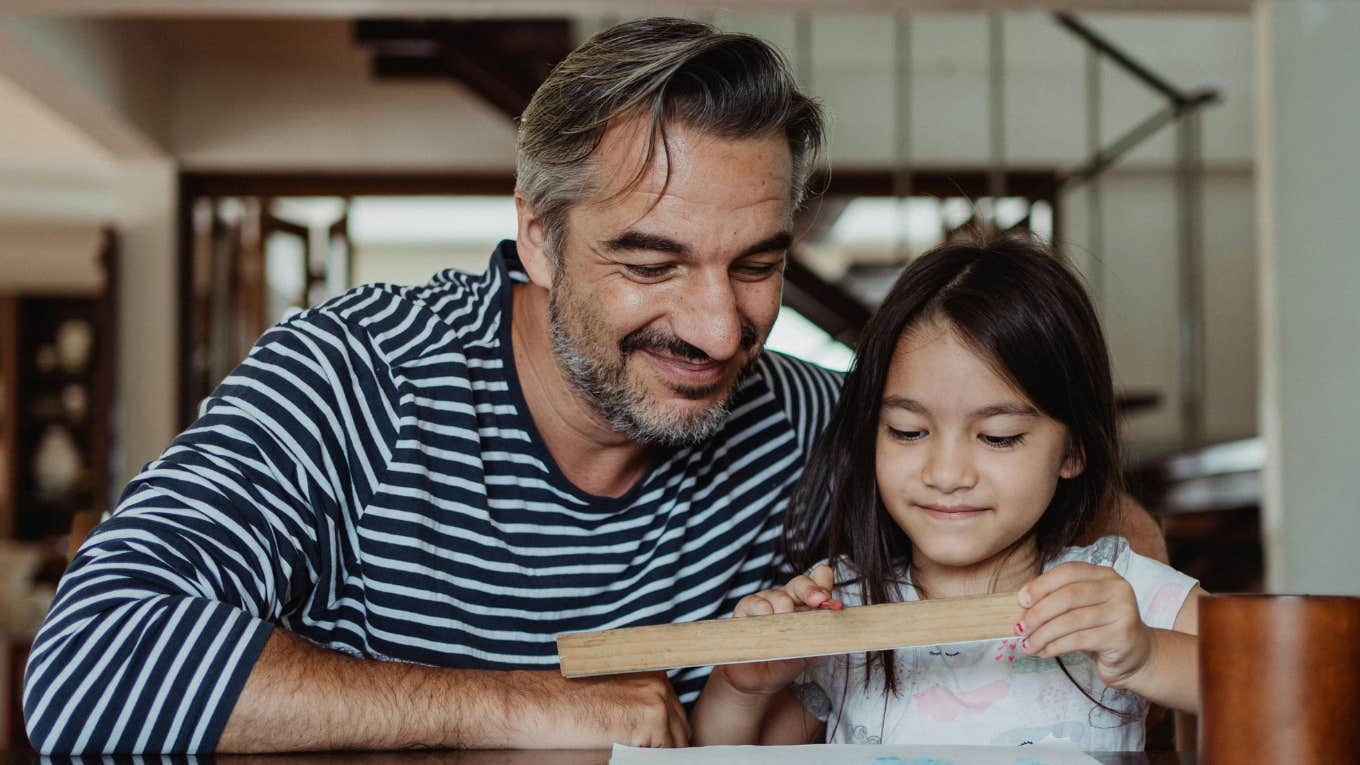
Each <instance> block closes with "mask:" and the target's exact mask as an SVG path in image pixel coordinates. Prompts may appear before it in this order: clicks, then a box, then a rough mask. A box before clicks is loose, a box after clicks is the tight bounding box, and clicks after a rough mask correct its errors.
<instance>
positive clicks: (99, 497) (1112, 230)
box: [0, 0, 1360, 746]
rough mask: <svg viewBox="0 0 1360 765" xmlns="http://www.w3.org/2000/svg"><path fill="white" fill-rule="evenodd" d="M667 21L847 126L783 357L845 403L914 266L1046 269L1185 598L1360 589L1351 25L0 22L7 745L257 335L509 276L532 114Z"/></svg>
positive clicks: (860, 14) (703, 9)
mask: <svg viewBox="0 0 1360 765" xmlns="http://www.w3.org/2000/svg"><path fill="white" fill-rule="evenodd" d="M833 7H834V10H835V12H831V9H832V8H833ZM653 13H666V14H670V15H683V16H688V17H691V18H696V19H700V20H703V21H708V22H712V23H714V24H716V25H718V26H719V27H721V28H722V29H724V30H725V31H734V32H749V33H752V34H755V35H758V36H761V37H763V38H765V39H767V40H769V41H770V42H772V43H774V44H775V45H777V46H778V47H779V48H781V49H782V50H783V51H784V53H785V54H786V55H787V57H788V59H789V61H790V62H791V64H792V66H793V68H794V70H795V72H796V74H797V76H798V78H799V80H800V82H801V83H802V84H803V85H804V87H805V88H807V89H808V90H809V91H810V92H811V93H812V94H813V95H815V96H816V97H817V98H819V99H820V100H821V101H822V102H823V104H824V105H825V107H826V109H827V112H828V114H829V116H830V122H831V132H830V151H829V157H828V160H829V167H828V168H824V170H823V175H822V180H821V181H819V187H824V188H825V191H824V192H823V193H822V194H821V195H820V196H818V197H816V198H814V199H813V200H812V202H811V203H810V204H809V205H808V207H807V209H806V210H805V211H804V213H803V214H802V215H801V216H800V219H799V221H798V228H799V232H800V240H799V244H798V246H797V250H796V252H795V253H794V259H793V262H792V263H791V264H790V268H789V273H788V277H787V284H786V289H785V308H784V310H783V312H782V314H781V316H780V319H779V322H778V324H777V325H776V327H775V331H774V333H773V336H772V337H771V340H770V345H771V347H774V348H778V349H780V350H783V351H785V352H788V353H792V354H795V355H798V356H802V357H804V358H808V359H811V360H814V361H817V362H819V363H822V364H824V365H827V366H830V367H834V368H839V369H844V368H845V367H846V366H847V365H848V364H849V363H850V361H851V352H850V349H849V347H848V346H849V345H851V344H853V341H854V338H855V336H856V334H857V332H858V330H859V328H860V327H861V326H862V325H863V322H864V321H865V319H866V318H867V316H868V315H869V312H871V311H872V310H873V308H874V306H875V304H876V302H877V301H878V299H879V298H880V296H881V295H882V294H883V292H884V291H885V290H886V289H887V287H888V285H889V284H891V282H892V280H893V279H894V278H895V276H896V274H897V273H898V272H899V271H900V270H901V269H902V268H903V266H904V265H905V264H906V263H907V262H909V261H910V259H911V258H913V257H915V256H917V255H919V254H920V253H921V252H923V251H924V250H926V249H928V248H930V247H931V246H933V245H935V244H938V243H940V242H942V241H944V240H946V239H948V238H949V237H951V236H955V235H958V234H960V233H961V232H967V231H969V230H972V229H976V228H980V227H992V228H996V229H1000V230H1015V231H1027V232H1030V233H1033V234H1034V235H1037V236H1039V237H1042V238H1044V239H1045V240H1048V241H1050V242H1052V244H1053V245H1054V247H1055V248H1056V249H1057V250H1058V251H1059V252H1060V253H1061V254H1063V255H1064V256H1066V257H1067V258H1069V259H1070V260H1071V261H1072V262H1073V263H1074V264H1075V265H1076V266H1077V268H1078V269H1080V271H1081V272H1082V274H1083V275H1084V277H1085V279H1086V281H1087V284H1088V286H1089V289H1090V291H1091V293H1092V295H1093V297H1094V298H1095V301H1096V303H1097V305H1098V307H1099V310H1100V313H1101V316H1102V319H1103V321H1104V326H1105V330H1106V333H1107V336H1108V338H1109V341H1110V344H1111V350H1112V354H1113V361H1114V367H1115V372H1116V378H1117V386H1118V390H1119V394H1120V402H1121V409H1122V411H1123V414H1124V440H1125V445H1126V449H1127V454H1128V465H1127V476H1128V481H1129V485H1130V488H1131V491H1132V493H1133V494H1134V496H1135V497H1136V498H1138V499H1139V501H1141V502H1142V503H1143V504H1144V505H1146V506H1147V507H1148V509H1149V510H1150V511H1152V512H1153V513H1154V515H1155V516H1156V517H1157V518H1158V519H1159V520H1160V521H1161V522H1162V523H1163V525H1164V527H1165V530H1166V534H1167V540H1168V544H1169V549H1170V554H1171V557H1172V562H1173V563H1174V564H1175V565H1177V566H1178V567H1180V568H1182V569H1184V570H1186V571H1188V572H1190V573H1192V574H1193V575H1195V576H1198V577H1200V578H1201V580H1202V581H1203V582H1204V584H1205V586H1206V588H1207V589H1209V590H1211V591H1243V590H1261V589H1269V590H1274V591H1298V592H1333V593H1349V594H1356V593H1360V585H1357V580H1358V579H1360V576H1357V575H1360V564H1357V562H1356V561H1357V559H1360V554H1357V551H1356V550H1355V549H1354V548H1355V546H1356V544H1357V542H1360V502H1357V499H1356V491H1355V489H1356V486H1357V481H1356V480H1355V478H1354V476H1355V475H1356V468H1357V467H1360V465H1358V464H1357V461H1356V458H1357V457H1360V436H1357V433H1360V407H1357V406H1355V404H1354V399H1355V397H1356V395H1357V391H1360V347H1358V346H1357V337H1360V318H1357V317H1358V316H1360V314H1357V311H1356V309H1355V303H1356V299H1357V298H1360V278H1358V276H1357V274H1360V270H1358V267H1360V264H1357V261H1356V257H1357V254H1360V253H1357V251H1356V250H1357V248H1356V245H1355V237H1354V235H1353V234H1352V232H1353V230H1354V228H1355V223H1356V220H1357V218H1360V215H1358V214H1357V213H1360V210H1357V207H1358V205H1357V202H1360V149H1357V147H1356V145H1355V138H1354V135H1355V130H1354V128H1353V125H1354V124H1356V122H1357V121H1360V85H1357V78H1356V73H1357V72H1360V49H1357V48H1356V47H1355V45H1354V41H1355V40H1356V39H1360V2H1352V1H1351V0H1279V1H1278V2H1267V1H1265V0H1255V1H1254V0H1185V1H1183V2H1177V1H1176V0H1049V1H1047V2H1045V1H1044V0H1010V1H1007V0H957V1H956V2H950V1H949V0H844V1H843V2H838V3H835V4H831V3H817V2H814V1H813V0H751V1H750V2H735V1H733V2H726V3H718V2H710V1H707V0H689V1H686V0H675V1H674V2H671V3H667V4H665V6H664V7H663V6H661V5H659V4H658V5H651V4H647V3H642V2H631V3H630V2H622V1H619V2H614V1H612V0H560V1H559V2H547V1H546V0H542V1H537V2H535V1H531V0H506V1H505V2H500V3H490V2H483V1H479V0H388V1H387V2H378V1H377V0H195V1H194V2H176V1H175V0H42V1H41V2H40V1H39V0H0V637H3V638H4V639H5V641H6V642H5V643H4V645H5V650H4V653H3V656H0V689H2V690H3V694H0V746H3V745H5V744H6V743H17V742H19V741H21V740H22V739H21V736H22V732H21V726H19V723H18V713H19V710H18V708H17V689H18V685H19V683H18V677H19V675H20V673H21V672H22V666H23V658H24V655H25V651H26V646H27V640H28V638H30V637H31V634H32V631H33V630H34V629H35V628H36V626H37V623H38V622H39V621H40V620H41V617H42V615H43V613H44V612H45V609H46V606H47V603H48V602H49V601H50V598H51V594H52V587H53V585H54V583H55V582H56V580H57V579H58V578H59V577H60V574H61V571H62V569H63V567H64V565H65V561H66V556H67V554H68V548H69V546H70V544H71V543H72V541H73V540H74V541H78V540H79V538H80V537H81V536H82V535H83V533H84V532H85V530H87V529H88V527H89V526H90V525H91V523H93V522H94V521H95V520H97V519H98V517H99V515H100V514H101V513H103V512H105V511H107V510H108V509H109V508H110V507H112V506H113V504H115V502H116V499H117V496H118V493H119V492H120V491H121V489H122V487H123V485H124V484H125V483H126V482H127V480H128V479H129V478H130V477H131V476H132V475H133V474H134V473H135V472H136V471H137V470H138V469H139V468H140V466H141V465H142V464H144V463H145V462H146V461H148V460H150V459H152V458H154V457H155V456H156V455H157V454H158V453H159V452H160V451H161V450H162V449H163V448H164V447H165V446H166V445H167V444H168V443H169V441H170V439H171V438H172V437H173V436H174V435H175V434H176V433H177V432H178V431H179V430H180V429H182V428H183V427H184V426H186V425H187V424H188V423H189V422H190V420H191V419H192V416H193V413H194V412H195V410H196V407H197V405H198V402H199V401H200V400H201V399H202V398H203V397H204V396H205V395H207V394H208V393H209V392H210V391H211V390H212V388H213V386H214V385H215V384H216V383H217V382H218V381H219V380H220V379H221V378H222V377H223V376H224V375H225V374H226V373H227V372H228V371H230V370H231V368H232V367H233V366H234V365H235V364H236V363H238V362H239V361H240V359H241V358H242V357H243V356H244V354H245V353H246V351H247V350H248V349H249V347H250V345H251V343H252V342H253V341H254V339H255V338H256V337H257V336H258V335H259V334H260V333H261V332H262V331H263V330H264V329H265V328H267V327H268V326H269V325H271V324H273V323H274V322H277V321H279V320H280V319H282V318H285V317H286V316H288V315H289V314H290V313H292V312H295V311H298V310H300V309H302V308H305V307H306V306H309V305H312V304H315V303H317V302H320V301H322V300H325V299H326V298H328V297H330V296H333V295H336V294H338V293H339V292H342V291H344V290H346V289H348V288H349V287H351V286H353V285H356V284H360V283H365V282H372V281H385V282H393V283H399V284H415V283H422V282H424V281H426V280H427V279H428V278H429V277H430V275H431V274H433V273H434V272H435V271H437V270H440V269H443V268H448V267H456V268H461V269H465V270H470V271H474V272H481V271H482V270H484V269H485V267H486V263H487V260H488V256H489V254H490V252H491V250H492V248H493V247H494V246H495V244H496V242H497V241H498V240H500V239H502V238H512V237H513V236H514V232H515V224H514V208H513V203H512V201H511V197H510V194H511V191H512V188H513V183H514V177H513V172H514V123H513V118H514V117H515V116H516V115H518V114H519V112H520V111H521V110H522V109H523V107H524V105H525V103H527V101H528V98H529V96H530V95H531V94H532V92H533V90H534V88H535V87H537V84H538V83H539V82H540V81H541V79H542V77H543V76H544V75H545V74H546V73H547V72H548V71H549V70H550V69H551V67H552V66H553V65H554V64H555V63H556V62H557V61H558V60H560V59H561V57H562V56H564V55H565V54H566V53H567V52H568V51H569V50H571V49H572V48H573V47H575V46H576V45H577V44H579V43H580V42H581V41H583V40H584V39H586V38H587V37H589V36H590V35H591V34H593V33H595V32H597V31H599V30H601V29H603V28H605V27H607V26H609V25H611V24H613V23H617V22H619V21H623V20H626V19H629V18H633V17H636V16H640V15H649V14H653ZM73 529H74V533H73Z"/></svg>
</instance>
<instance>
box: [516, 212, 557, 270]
mask: <svg viewBox="0 0 1360 765" xmlns="http://www.w3.org/2000/svg"><path fill="white" fill-rule="evenodd" d="M515 215H516V216H517V217H518V219H519V221H518V231H517V235H516V237H515V249H516V250H517V251H518V252H519V260H520V262H521V263H523V264H524V271H525V273H527V274H528V275H529V281H531V282H533V283H534V284H536V285H538V286H539V287H542V288H544V289H551V288H552V283H553V275H554V274H555V273H556V271H555V269H554V268H553V262H552V255H550V254H549V253H548V246H547V240H548V232H547V230H546V229H544V228H543V221H542V220H541V219H540V218H539V217H538V214H537V213H535V212H534V208H533V206H532V205H530V204H529V200H527V199H525V198H524V195H523V194H520V193H518V192H516V193H515Z"/></svg>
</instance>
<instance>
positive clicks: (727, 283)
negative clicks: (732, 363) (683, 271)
mask: <svg viewBox="0 0 1360 765" xmlns="http://www.w3.org/2000/svg"><path fill="white" fill-rule="evenodd" d="M674 316H675V318H674V321H675V334H676V335H677V336H678V337H679V338H680V339H681V340H684V341H685V342H687V343H689V344H690V345H693V346H694V347H696V348H698V349H699V350H701V351H703V352H704V353H705V354H707V355H708V357H709V358H711V359H714V360H716V361H726V360H727V359H730V358H732V357H733V356H735V355H736V354H737V351H739V350H740V349H741V327H742V321H741V313H740V312H739V311H738V310H737V296H736V293H735V292H734V291H733V289H732V283H731V280H730V279H729V278H728V276H727V274H725V273H723V274H706V273H700V274H698V275H696V276H695V278H693V279H691V280H690V283H688V284H686V285H685V287H684V293H683V294H682V295H681V297H680V304H679V305H678V306H677V307H676V309H675V314H674Z"/></svg>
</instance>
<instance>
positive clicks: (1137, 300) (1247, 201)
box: [1062, 169, 1258, 457]
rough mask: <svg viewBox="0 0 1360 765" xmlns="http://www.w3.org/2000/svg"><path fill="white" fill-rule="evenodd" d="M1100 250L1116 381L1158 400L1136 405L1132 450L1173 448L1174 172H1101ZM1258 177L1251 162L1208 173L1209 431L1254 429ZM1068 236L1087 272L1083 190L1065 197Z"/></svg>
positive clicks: (1176, 396) (1231, 434) (1178, 426)
mask: <svg viewBox="0 0 1360 765" xmlns="http://www.w3.org/2000/svg"><path fill="white" fill-rule="evenodd" d="M1101 193H1102V195H1103V203H1104V215H1103V221H1104V227H1105V231H1104V241H1105V252H1104V254H1103V257H1102V258H1101V261H1102V263H1103V269H1104V279H1103V283H1102V285H1101V289H1100V290H1099V292H1100V293H1101V294H1102V295H1103V301H1102V306H1101V318H1102V321H1103V322H1104V325H1105V332H1106V336H1107V340H1108V342H1109V345H1110V353H1111V356H1112V357H1113V359H1114V371H1115V381H1116V385H1117V386H1119V387H1121V388H1124V389H1130V390H1133V389H1137V390H1148V389H1151V390H1155V391H1157V392H1159V393H1160V394H1161V395H1162V396H1163V402H1164V403H1163V404H1162V406H1161V407H1160V408H1158V409H1156V410H1155V411H1144V412H1139V413H1135V414H1133V415H1132V416H1130V417H1129V418H1128V419H1127V420H1126V422H1125V423H1124V432H1125V435H1126V436H1127V438H1128V441H1129V444H1130V452H1131V456H1133V457H1139V456H1147V455H1153V454H1159V453H1165V452H1168V451H1174V450H1175V449H1177V448H1178V446H1179V444H1180V442H1181V438H1182V437H1183V434H1184V431H1183V426H1182V423H1181V421H1180V405H1181V395H1180V388H1179V367H1178V362H1177V359H1178V356H1177V354H1178V349H1179V345H1178V342H1179V341H1178V339H1177V332H1178V331H1179V313H1178V312H1179V297H1178V290H1179V287H1178V285H1179V282H1180V276H1179V273H1178V264H1177V257H1176V255H1177V249H1176V248H1177V230H1176V221H1177V216H1176V196H1175V187H1174V180H1173V178H1172V176H1171V175H1170V174H1169V173H1166V172H1160V171H1143V172H1140V171H1124V172H1113V173H1111V174H1109V175H1107V176H1105V178H1104V179H1103V180H1102V184H1101ZM1254 193H1255V191H1254V183H1253V178H1252V173H1251V171H1250V170H1231V169H1222V170H1216V171H1211V172H1208V173H1206V175H1205V177H1204V201H1205V205H1204V258H1205V260H1204V304H1205V349H1206V358H1205V375H1206V380H1205V388H1206V391H1207V396H1206V400H1205V402H1204V405H1205V432H1206V436H1207V438H1208V439H1209V440H1211V441H1224V440H1231V439H1236V438H1243V437H1247V436H1252V435H1255V434H1256V433H1257V432H1258V429H1257V400H1258V384H1257V374H1256V366H1257V364H1256V359H1257V337H1258V332H1257V315H1256V313H1257V289H1256V272H1257V268H1256V259H1255V251H1254V246H1255V225H1254V222H1255V212H1254V203H1255V196H1254ZM1064 215H1065V218H1064V221H1063V242H1062V244H1063V247H1064V249H1065V251H1066V252H1067V253H1068V255H1069V256H1070V257H1071V258H1072V259H1073V261H1074V262H1075V263H1076V264H1077V265H1078V267H1080V268H1081V269H1082V270H1083V271H1084V272H1085V273H1086V274H1088V278H1090V276H1089V274H1092V273H1093V270H1092V269H1091V268H1090V266H1089V262H1090V260H1091V259H1092V257H1093V253H1092V252H1091V250H1090V247H1091V240H1090V227H1089V222H1088V208H1087V199H1086V191H1085V190H1079V191H1076V192H1073V193H1071V194H1069V195H1068V196H1067V199H1066V204H1065V206H1064Z"/></svg>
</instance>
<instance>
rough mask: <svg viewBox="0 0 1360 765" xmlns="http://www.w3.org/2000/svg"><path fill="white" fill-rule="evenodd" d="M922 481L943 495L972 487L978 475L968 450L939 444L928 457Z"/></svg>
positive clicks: (954, 445) (956, 445)
mask: <svg viewBox="0 0 1360 765" xmlns="http://www.w3.org/2000/svg"><path fill="white" fill-rule="evenodd" d="M922 480H923V481H924V482H925V484H926V486H928V487H930V488H931V489H934V490H935V491H938V492H940V493H942V494H948V493H950V492H955V491H958V490H960V489H967V488H970V487H972V485H973V484H974V483H975V481H976V474H975V472H974V470H973V460H972V458H971V456H970V454H969V450H968V448H967V447H966V446H963V445H958V444H949V443H939V442H937V443H936V445H934V446H933V447H932V448H931V449H930V450H929V452H928V453H927V455H926V464H925V470H924V471H923V474H922Z"/></svg>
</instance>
